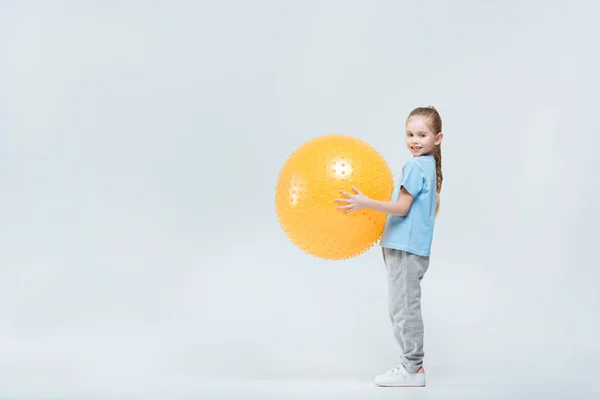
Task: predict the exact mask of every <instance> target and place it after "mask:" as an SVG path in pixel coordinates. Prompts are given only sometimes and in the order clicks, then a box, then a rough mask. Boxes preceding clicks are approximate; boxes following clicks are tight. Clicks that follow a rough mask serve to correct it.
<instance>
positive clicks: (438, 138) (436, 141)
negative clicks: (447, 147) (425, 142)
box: [435, 132, 444, 146]
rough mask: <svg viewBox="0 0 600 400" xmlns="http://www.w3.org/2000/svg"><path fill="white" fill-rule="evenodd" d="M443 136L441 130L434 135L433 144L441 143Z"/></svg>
mask: <svg viewBox="0 0 600 400" xmlns="http://www.w3.org/2000/svg"><path fill="white" fill-rule="evenodd" d="M443 138H444V133H443V132H440V133H438V134H437V135H435V145H436V146H438V145H439V144H440V143H442V139H443Z"/></svg>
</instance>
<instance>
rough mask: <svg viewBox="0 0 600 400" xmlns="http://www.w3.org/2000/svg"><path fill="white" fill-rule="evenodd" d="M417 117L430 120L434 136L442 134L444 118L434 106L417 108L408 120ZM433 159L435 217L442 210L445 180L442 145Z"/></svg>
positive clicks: (435, 151)
mask: <svg viewBox="0 0 600 400" xmlns="http://www.w3.org/2000/svg"><path fill="white" fill-rule="evenodd" d="M415 115H420V116H423V117H426V118H427V119H428V120H429V127H430V129H431V131H432V132H433V133H434V134H438V133H440V132H442V118H441V117H440V114H439V113H438V111H437V110H436V109H435V107H434V106H427V107H417V108H415V109H414V110H412V111H411V112H410V114H409V115H408V118H407V121H408V119H410V118H411V117H413V116H415ZM433 158H434V159H435V175H436V182H435V189H436V193H437V204H436V206H435V215H437V214H438V212H439V210H440V192H441V191H442V182H443V180H444V176H443V174H442V145H441V144H439V145H438V146H436V148H435V150H434V152H433Z"/></svg>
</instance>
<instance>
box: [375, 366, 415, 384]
mask: <svg viewBox="0 0 600 400" xmlns="http://www.w3.org/2000/svg"><path fill="white" fill-rule="evenodd" d="M374 382H375V384H376V385H378V386H425V373H413V372H408V371H407V370H406V369H405V368H404V367H403V366H402V365H399V366H397V367H394V368H392V369H390V370H389V371H388V372H386V373H385V374H382V375H377V376H376V377H375V379H374Z"/></svg>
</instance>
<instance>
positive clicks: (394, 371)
mask: <svg viewBox="0 0 600 400" xmlns="http://www.w3.org/2000/svg"><path fill="white" fill-rule="evenodd" d="M398 374H402V376H406V371H405V370H404V368H402V367H401V366H397V367H394V368H392V369H390V370H389V371H388V372H387V373H386V375H388V376H391V375H398Z"/></svg>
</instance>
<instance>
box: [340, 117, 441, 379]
mask: <svg viewBox="0 0 600 400" xmlns="http://www.w3.org/2000/svg"><path fill="white" fill-rule="evenodd" d="M442 137H443V134H442V120H441V118H440V115H439V114H438V112H437V110H436V109H435V108H434V107H432V106H429V107H418V108H415V109H414V110H413V111H411V113H410V114H409V115H408V118H407V120H406V147H407V148H408V150H409V151H410V153H411V154H412V155H413V158H412V159H411V160H409V161H408V162H407V163H406V164H405V165H404V167H403V168H402V177H401V179H400V181H399V184H398V185H396V187H395V189H394V192H393V194H392V199H391V201H378V200H374V199H371V198H369V197H367V196H365V195H364V194H363V193H361V192H360V190H358V189H357V188H355V187H352V189H354V191H355V192H356V194H351V193H347V192H345V191H340V193H342V194H343V195H344V196H346V198H345V199H337V200H336V201H338V202H340V203H346V205H344V206H339V207H338V208H339V209H341V210H344V212H350V211H354V210H360V209H361V208H370V209H372V210H375V211H379V212H382V213H385V214H387V219H386V224H385V228H384V231H383V235H382V237H381V247H382V250H383V259H384V263H385V266H386V269H387V278H388V297H389V317H390V320H391V322H392V326H393V330H394V335H395V337H396V340H397V342H398V344H399V345H400V349H401V351H402V356H401V358H400V363H399V365H398V366H396V367H394V368H392V369H391V370H389V371H388V372H386V373H384V374H382V375H378V376H376V377H375V384H377V385H379V386H425V370H424V369H423V358H424V355H425V354H424V352H423V335H424V333H423V319H422V315H421V280H422V279H423V276H424V275H425V272H426V271H427V268H428V267H429V254H430V250H431V243H432V239H433V227H434V221H435V216H436V215H437V213H438V211H439V205H440V201H439V193H440V190H441V188H442V153H441V143H442Z"/></svg>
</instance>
